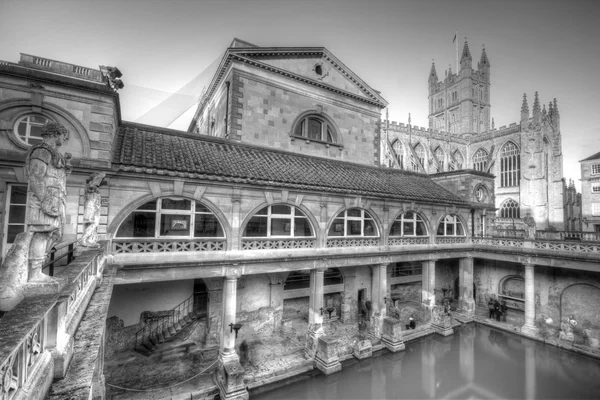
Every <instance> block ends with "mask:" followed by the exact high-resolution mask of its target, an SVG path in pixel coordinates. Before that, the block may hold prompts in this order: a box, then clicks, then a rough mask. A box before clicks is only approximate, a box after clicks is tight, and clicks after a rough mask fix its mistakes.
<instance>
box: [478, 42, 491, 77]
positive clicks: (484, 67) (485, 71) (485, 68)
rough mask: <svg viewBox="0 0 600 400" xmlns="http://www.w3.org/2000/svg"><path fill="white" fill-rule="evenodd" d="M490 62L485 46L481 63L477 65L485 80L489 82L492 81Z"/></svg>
mask: <svg viewBox="0 0 600 400" xmlns="http://www.w3.org/2000/svg"><path fill="white" fill-rule="evenodd" d="M490 66H491V65H490V60H488V57H487V54H486V52H485V46H484V47H483V50H482V51H481V59H480V60H479V63H478V64H477V70H478V71H479V72H480V73H481V74H482V75H483V76H485V78H486V79H487V80H489V79H490Z"/></svg>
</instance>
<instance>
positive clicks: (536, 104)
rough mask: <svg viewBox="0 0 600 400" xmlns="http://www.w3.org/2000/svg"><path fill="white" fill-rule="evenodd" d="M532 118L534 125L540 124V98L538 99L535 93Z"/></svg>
mask: <svg viewBox="0 0 600 400" xmlns="http://www.w3.org/2000/svg"><path fill="white" fill-rule="evenodd" d="M532 118H533V123H534V124H539V123H541V122H542V114H541V110H540V98H539V97H538V92H535V98H534V100H533V112H532Z"/></svg>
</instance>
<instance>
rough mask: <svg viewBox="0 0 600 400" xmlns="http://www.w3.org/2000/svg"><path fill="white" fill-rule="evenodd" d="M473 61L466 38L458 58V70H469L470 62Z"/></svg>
mask: <svg viewBox="0 0 600 400" xmlns="http://www.w3.org/2000/svg"><path fill="white" fill-rule="evenodd" d="M472 61H473V57H471V51H470V50H469V44H468V43H467V38H465V46H464V47H463V51H462V56H460V69H461V70H463V69H471V62H472Z"/></svg>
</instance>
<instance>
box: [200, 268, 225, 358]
mask: <svg viewBox="0 0 600 400" xmlns="http://www.w3.org/2000/svg"><path fill="white" fill-rule="evenodd" d="M223 281H224V280H223V278H205V279H204V284H205V285H206V289H207V290H208V310H207V314H208V315H207V316H206V322H207V327H206V330H207V332H206V347H217V346H220V343H221V341H222V338H221V336H222V332H223V328H222V326H223V320H222V319H221V318H222V316H223V307H222V302H223Z"/></svg>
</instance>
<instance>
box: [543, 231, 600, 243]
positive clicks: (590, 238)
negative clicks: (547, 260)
mask: <svg viewBox="0 0 600 400" xmlns="http://www.w3.org/2000/svg"><path fill="white" fill-rule="evenodd" d="M535 238H536V239H545V240H564V241H581V242H600V232H580V231H541V230H540V231H536V232H535Z"/></svg>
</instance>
